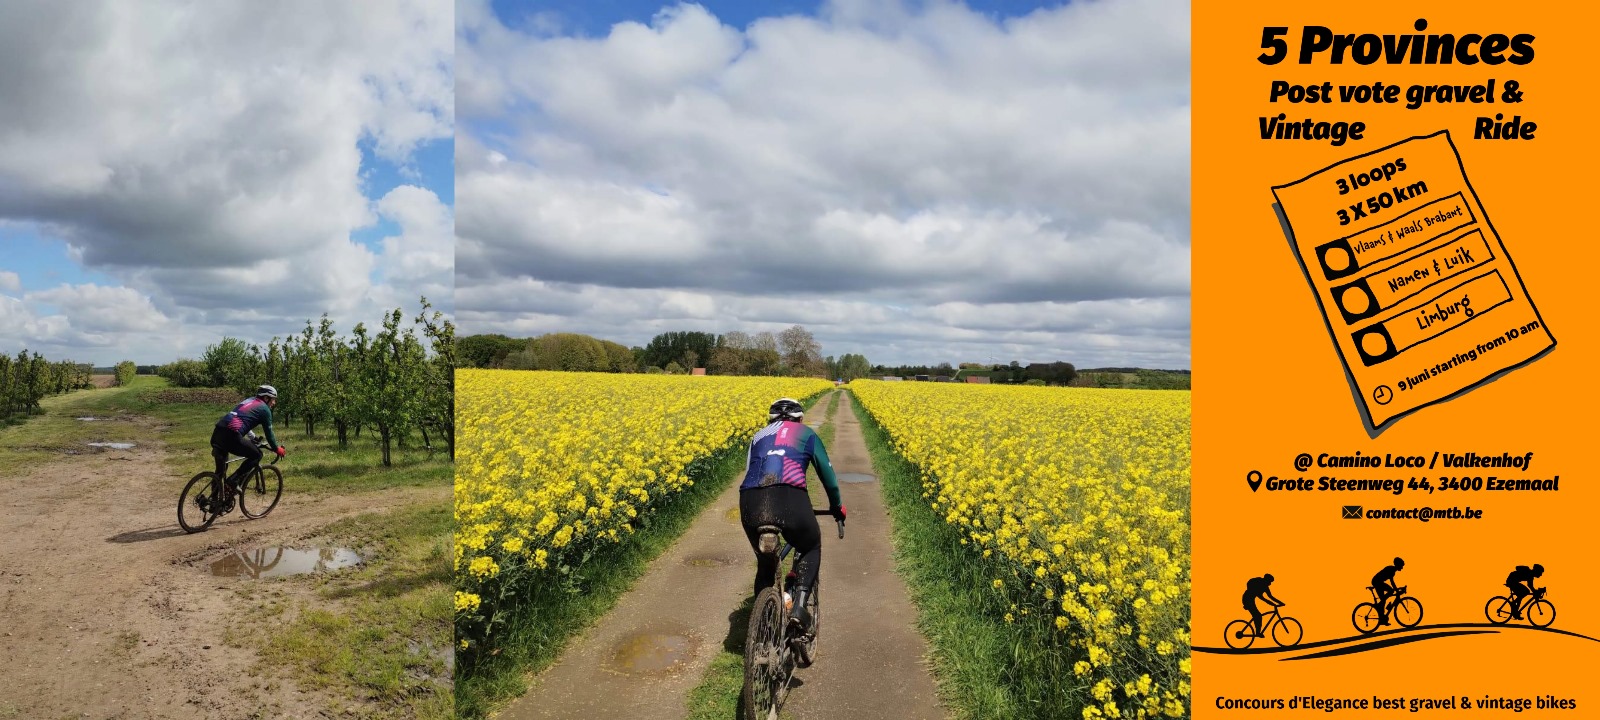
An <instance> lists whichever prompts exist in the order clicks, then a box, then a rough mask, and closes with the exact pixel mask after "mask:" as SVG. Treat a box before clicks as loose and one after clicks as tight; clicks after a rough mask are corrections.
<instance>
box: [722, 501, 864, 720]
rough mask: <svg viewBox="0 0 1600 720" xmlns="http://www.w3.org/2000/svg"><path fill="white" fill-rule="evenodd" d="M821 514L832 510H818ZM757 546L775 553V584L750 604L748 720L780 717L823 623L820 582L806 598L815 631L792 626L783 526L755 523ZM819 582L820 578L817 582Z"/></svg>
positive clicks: (746, 664) (808, 661) (746, 651)
mask: <svg viewBox="0 0 1600 720" xmlns="http://www.w3.org/2000/svg"><path fill="white" fill-rule="evenodd" d="M812 512H814V513H816V514H817V515H828V514H830V513H829V512H828V511H827V510H816V509H813V510H812ZM837 522H838V523H839V538H840V539H844V521H843V520H837ZM756 534H757V541H756V551H757V552H759V553H761V554H763V555H773V556H776V557H777V561H776V562H774V563H773V567H774V571H773V573H772V577H773V582H772V587H767V588H762V590H761V592H759V593H756V599H755V602H754V603H753V604H752V606H751V608H750V628H749V630H748V631H747V632H746V634H745V640H744V691H743V700H744V720H777V718H778V708H779V707H782V706H783V700H784V698H785V697H787V696H788V695H789V679H790V678H791V677H792V676H793V675H794V671H795V668H806V667H810V666H811V663H812V662H813V661H814V660H816V657H817V630H818V628H820V627H822V609H821V607H820V605H819V604H818V601H817V595H818V592H819V588H816V587H813V588H812V589H811V593H810V594H809V595H808V596H807V598H806V611H807V612H809V613H811V631H810V632H808V633H806V634H804V635H791V634H790V627H789V612H790V609H791V608H790V607H789V606H790V604H791V602H790V598H789V595H788V593H787V592H786V589H785V587H784V586H785V584H786V583H787V582H788V581H789V578H787V577H785V576H784V574H783V573H782V572H779V570H781V567H779V564H780V563H782V562H783V559H784V558H785V557H787V556H788V555H789V552H790V551H792V550H794V547H793V546H792V545H790V544H788V543H783V547H782V548H781V549H780V548H779V547H778V544H779V542H780V540H781V538H782V534H781V531H780V530H779V528H778V527H777V526H775V525H761V526H759V527H757V528H756ZM818 584H819V585H820V582H819V583H818Z"/></svg>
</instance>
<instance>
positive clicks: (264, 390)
mask: <svg viewBox="0 0 1600 720" xmlns="http://www.w3.org/2000/svg"><path fill="white" fill-rule="evenodd" d="M256 397H269V398H272V399H274V400H276V399H278V389H277V388H275V387H273V386H271V385H262V386H261V387H258V388H256Z"/></svg>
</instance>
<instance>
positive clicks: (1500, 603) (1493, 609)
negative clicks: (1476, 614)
mask: <svg viewBox="0 0 1600 720" xmlns="http://www.w3.org/2000/svg"><path fill="white" fill-rule="evenodd" d="M1483 614H1484V616H1485V617H1487V618H1489V622H1491V623H1494V624H1496V625H1504V624H1506V623H1507V622H1508V621H1510V620H1511V601H1509V600H1507V599H1505V598H1503V597H1500V596H1498V595H1496V596H1494V597H1492V598H1489V602H1488V603H1486V604H1485V605H1484V606H1483Z"/></svg>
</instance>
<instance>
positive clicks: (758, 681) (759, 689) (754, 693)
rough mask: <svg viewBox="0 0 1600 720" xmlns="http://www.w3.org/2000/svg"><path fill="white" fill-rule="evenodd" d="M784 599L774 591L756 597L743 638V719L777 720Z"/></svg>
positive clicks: (782, 681) (780, 681)
mask: <svg viewBox="0 0 1600 720" xmlns="http://www.w3.org/2000/svg"><path fill="white" fill-rule="evenodd" d="M784 622H785V619H784V617H783V599H782V598H781V597H779V596H778V591H777V590H776V589H774V588H766V589H765V590H762V591H761V592H760V593H757V594H756V600H755V604H754V605H752V606H751V608H750V628H749V630H748V631H747V632H746V634H745V638H744V690H743V692H742V697H741V699H742V700H743V702H744V712H743V718H744V720H776V718H777V717H778V691H779V687H778V686H779V684H780V683H786V682H788V678H786V677H784V673H783V672H782V668H781V667H779V666H780V664H781V662H782V655H783V648H782V644H783V623H784Z"/></svg>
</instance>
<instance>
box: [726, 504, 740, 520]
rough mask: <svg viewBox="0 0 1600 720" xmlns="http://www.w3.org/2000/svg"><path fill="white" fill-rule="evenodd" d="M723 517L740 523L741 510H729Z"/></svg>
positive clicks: (733, 508)
mask: <svg viewBox="0 0 1600 720" xmlns="http://www.w3.org/2000/svg"><path fill="white" fill-rule="evenodd" d="M722 516H723V517H725V518H727V519H728V520H729V521H731V522H739V508H738V507H731V508H728V511H727V512H725V513H723V514H722Z"/></svg>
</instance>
